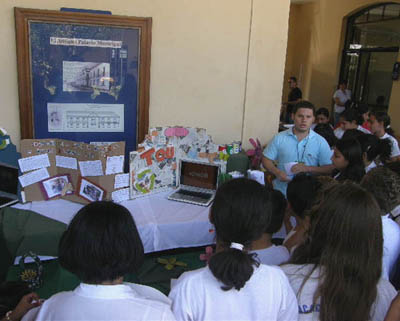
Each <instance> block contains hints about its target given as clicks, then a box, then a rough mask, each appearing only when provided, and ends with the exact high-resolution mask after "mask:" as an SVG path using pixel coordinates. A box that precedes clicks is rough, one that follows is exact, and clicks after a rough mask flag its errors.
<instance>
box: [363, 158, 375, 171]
mask: <svg viewBox="0 0 400 321" xmlns="http://www.w3.org/2000/svg"><path fill="white" fill-rule="evenodd" d="M375 167H376V163H375V162H374V161H372V162H371V163H370V164H369V165H368V166H366V167H365V173H368V172H369V171H370V170H371V169H373V168H375Z"/></svg>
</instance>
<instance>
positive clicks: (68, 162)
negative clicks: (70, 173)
mask: <svg viewBox="0 0 400 321" xmlns="http://www.w3.org/2000/svg"><path fill="white" fill-rule="evenodd" d="M56 166H57V167H63V168H70V169H78V162H77V160H76V158H74V157H66V156H59V155H56Z"/></svg>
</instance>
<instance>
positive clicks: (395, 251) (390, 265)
mask: <svg viewBox="0 0 400 321" xmlns="http://www.w3.org/2000/svg"><path fill="white" fill-rule="evenodd" d="M382 231H383V257H382V277H383V278H384V279H387V280H389V276H390V275H391V273H392V271H393V269H394V267H395V264H396V261H397V258H398V257H399V254H400V226H399V225H398V224H397V223H396V222H395V221H393V220H392V219H391V218H390V217H389V214H387V215H383V216H382Z"/></svg>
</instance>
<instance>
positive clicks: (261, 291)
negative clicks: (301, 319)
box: [169, 264, 298, 321]
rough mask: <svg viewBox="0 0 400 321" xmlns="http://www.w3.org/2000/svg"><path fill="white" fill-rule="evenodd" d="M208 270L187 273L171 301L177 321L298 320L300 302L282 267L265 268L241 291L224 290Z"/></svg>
mask: <svg viewBox="0 0 400 321" xmlns="http://www.w3.org/2000/svg"><path fill="white" fill-rule="evenodd" d="M222 285H223V284H222V283H221V282H219V281H218V280H217V279H216V278H215V277H214V275H213V274H212V272H211V271H210V269H209V268H208V267H205V268H202V269H198V270H195V271H190V272H185V273H183V274H182V275H181V276H180V277H179V279H178V281H177V282H176V283H175V286H173V287H172V289H171V292H170V294H169V297H170V298H171V299H172V310H173V312H174V314H175V317H176V319H177V320H179V321H182V320H188V321H189V320H191V321H193V320H196V321H203V320H265V321H270V320H280V321H284V320H287V321H293V320H297V317H298V311H297V301H296V297H295V295H294V293H293V290H292V288H291V287H290V284H289V282H288V279H287V278H286V276H285V274H284V273H283V272H282V270H281V269H280V268H279V267H275V266H268V265H264V264H261V265H260V266H259V267H258V268H256V267H255V268H254V272H253V275H252V276H251V278H250V279H249V280H248V281H247V282H246V284H245V286H244V287H243V288H241V289H240V291H238V290H236V289H230V290H229V291H224V290H222V289H221V286H222Z"/></svg>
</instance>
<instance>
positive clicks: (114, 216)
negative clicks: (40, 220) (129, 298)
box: [58, 201, 144, 284]
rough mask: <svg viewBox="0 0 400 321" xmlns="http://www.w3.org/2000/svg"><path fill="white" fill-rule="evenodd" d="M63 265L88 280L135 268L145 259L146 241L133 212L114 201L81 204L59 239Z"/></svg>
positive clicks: (119, 274) (111, 277) (94, 281)
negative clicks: (142, 238) (142, 239)
mask: <svg viewBox="0 0 400 321" xmlns="http://www.w3.org/2000/svg"><path fill="white" fill-rule="evenodd" d="M58 253H59V260H60V264H61V266H62V267H64V268H65V269H66V270H68V271H70V272H72V273H74V274H75V275H77V276H78V277H79V278H80V279H81V280H82V281H84V282H85V283H91V284H100V283H102V282H105V281H113V280H116V279H117V278H119V277H123V276H124V275H125V274H127V273H131V272H134V271H135V270H136V269H137V268H138V267H139V266H140V265H141V264H142V262H143V259H144V252H143V244H142V241H141V239H140V237H139V233H138V230H137V228H136V225H135V222H134V220H133V218H132V215H131V214H130V212H129V211H128V210H127V209H126V208H125V207H123V206H121V205H119V204H115V203H113V202H107V201H100V202H93V203H90V204H88V205H86V206H84V207H83V208H81V209H80V210H79V211H78V213H77V214H76V215H75V216H74V218H73V219H72V221H71V223H70V224H69V226H68V228H67V230H66V231H65V232H64V234H63V236H62V238H61V240H60V243H59V250H58Z"/></svg>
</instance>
